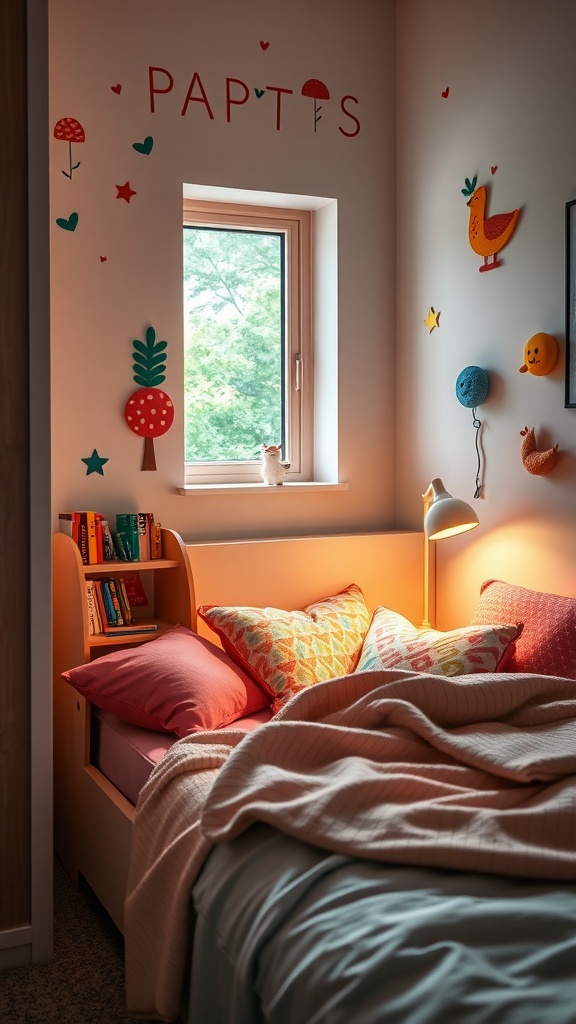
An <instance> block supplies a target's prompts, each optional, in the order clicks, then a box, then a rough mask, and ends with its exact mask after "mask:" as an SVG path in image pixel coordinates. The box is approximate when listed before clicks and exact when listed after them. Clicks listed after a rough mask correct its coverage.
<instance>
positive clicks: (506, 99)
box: [397, 0, 576, 628]
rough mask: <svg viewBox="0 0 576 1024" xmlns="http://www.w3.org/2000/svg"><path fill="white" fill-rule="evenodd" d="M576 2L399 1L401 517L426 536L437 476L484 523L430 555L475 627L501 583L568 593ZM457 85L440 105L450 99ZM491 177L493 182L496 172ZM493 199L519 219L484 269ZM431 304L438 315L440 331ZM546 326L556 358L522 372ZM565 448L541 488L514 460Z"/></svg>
mask: <svg viewBox="0 0 576 1024" xmlns="http://www.w3.org/2000/svg"><path fill="white" fill-rule="evenodd" d="M575 38H576V5H575V4H574V3H573V0H548V2H547V3H541V2H540V0H530V2H528V0H484V2H483V3H482V4H481V5H480V6H476V7H475V8H474V9H473V10H472V9H471V8H465V7H464V5H462V3H461V0H434V2H429V0H402V2H400V3H398V4H397V69H398V70H397V83H398V107H397V111H398V165H397V170H398V272H399V286H398V307H397V309H398V346H397V359H398V440H397V457H398V474H397V490H398V521H399V522H401V523H402V525H403V526H406V527H410V526H412V527H417V526H419V525H420V524H421V515H422V504H421V500H420V495H421V493H422V491H423V490H424V489H425V488H426V486H427V484H428V482H429V480H430V479H431V478H432V477H434V476H440V477H442V479H443V480H444V483H445V485H446V487H447V489H448V490H449V491H450V492H451V493H453V494H457V495H458V496H459V497H462V498H465V499H466V500H468V501H470V502H471V504H473V505H474V507H475V508H476V510H477V513H478V516H479V518H480V528H479V529H477V530H475V531H473V532H472V533H470V534H467V535H464V536H462V537H459V538H456V539H454V540H450V541H446V542H444V543H443V544H438V545H437V548H438V550H437V555H438V565H439V605H438V618H437V623H438V626H439V627H440V628H443V627H444V628H447V627H448V626H450V625H454V624H457V623H461V622H466V621H468V620H469V616H470V613H471V611H472V609H473V607H474V606H475V603H476V600H477V595H478V587H479V584H480V582H481V581H482V580H483V579H485V578H489V577H491V576H496V577H500V578H504V579H508V580H510V581H511V582H517V583H521V584H523V585H525V586H532V587H536V588H537V589H550V590H556V591H557V592H560V593H573V592H574V584H573V566H574V557H575V555H576V540H575V531H574V525H573V524H574V509H575V499H576V472H575V471H576V411H575V410H571V409H565V408H564V316H565V313H564V210H565V203H566V202H567V201H569V200H571V199H574V198H576V132H575V131H574V110H575V109H576V75H575V74H574V39H575ZM446 87H448V88H449V94H448V97H447V98H444V97H443V96H442V92H443V91H444V90H445V89H446ZM493 166H495V167H497V170H496V171H495V172H494V173H492V167H493ZM474 174H478V184H488V185H489V187H490V192H491V195H490V209H489V212H491V213H504V212H506V211H508V210H512V209H514V208H516V207H521V210H522V212H521V219H520V221H519V224H518V227H517V229H516V232H515V235H514V236H513V238H512V240H511V241H510V243H509V244H508V245H507V246H506V248H505V249H504V250H503V252H502V254H501V256H502V261H503V265H502V266H501V267H500V268H498V269H496V270H493V271H490V272H488V273H479V272H478V267H479V263H480V260H479V257H477V256H476V255H475V254H474V253H473V251H472V249H471V247H470V245H469V243H468V212H469V211H468V210H467V208H466V205H465V203H466V200H465V198H464V197H463V196H462V194H461V191H460V190H461V188H462V187H463V185H464V179H465V177H468V178H472V177H473V176H474ZM430 306H433V307H434V309H435V310H440V311H441V316H440V326H439V327H438V328H437V329H435V330H434V331H433V332H432V333H431V334H430V333H429V331H428V328H427V327H426V326H425V325H424V322H423V321H424V319H425V317H426V316H427V313H428V310H429V308H430ZM537 331H546V332H548V333H550V334H553V335H554V336H555V337H556V338H557V339H558V341H559V342H560V348H561V358H560V359H559V361H558V363H557V366H556V368H555V370H554V371H553V372H552V373H551V374H549V375H548V376H546V377H541V378H538V377H535V376H532V375H531V374H528V373H523V374H520V373H519V372H518V370H519V367H520V365H521V364H522V361H523V348H524V345H525V343H526V342H527V341H528V339H529V338H530V337H531V336H532V335H533V334H535V333H536V332H537ZM469 365H479V366H481V367H482V368H484V369H485V370H487V371H488V374H489V378H490V392H489V395H488V398H487V400H486V402H485V403H484V404H483V405H481V406H480V407H479V408H478V415H479V418H480V419H481V420H482V422H483V427H482V442H483V452H484V460H483V479H484V487H483V491H482V497H481V498H480V499H478V500H475V499H474V497H473V495H474V490H475V476H476V453H475V449H474V429H473V425H472V413H471V410H469V409H465V408H463V406H462V405H461V404H460V403H459V402H458V400H457V399H456V395H455V383H456V378H457V377H458V374H459V373H460V371H461V370H462V369H464V368H465V367H466V366H469ZM525 425H528V426H534V427H536V434H537V440H538V441H539V442H540V447H544V448H547V447H549V446H551V445H552V444H555V443H559V445H560V455H559V457H558V461H557V464H556V467H555V468H554V470H553V471H552V472H551V473H550V474H549V475H547V476H544V477H536V476H533V475H530V474H529V473H527V472H526V470H525V469H524V468H523V466H522V464H521V461H520V444H521V438H520V435H519V432H520V430H521V429H522V428H523V427H524V426H525Z"/></svg>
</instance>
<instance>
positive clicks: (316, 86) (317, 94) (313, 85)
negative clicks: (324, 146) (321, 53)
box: [302, 78, 330, 131]
mask: <svg viewBox="0 0 576 1024" xmlns="http://www.w3.org/2000/svg"><path fill="white" fill-rule="evenodd" d="M302 95H303V96H310V98H311V99H313V100H314V131H316V125H317V124H318V121H319V120H320V118H321V117H322V114H321V113H320V111H321V110H322V107H321V106H319V105H318V103H317V100H329V99H330V93H329V92H328V89H327V88H326V86H325V85H324V82H321V81H320V80H319V79H318V78H309V79H308V81H307V82H304V85H303V86H302Z"/></svg>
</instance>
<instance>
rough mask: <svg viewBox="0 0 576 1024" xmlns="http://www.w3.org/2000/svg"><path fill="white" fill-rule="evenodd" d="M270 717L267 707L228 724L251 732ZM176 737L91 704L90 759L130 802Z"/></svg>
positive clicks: (133, 801) (136, 796)
mask: <svg viewBox="0 0 576 1024" xmlns="http://www.w3.org/2000/svg"><path fill="white" fill-rule="evenodd" d="M271 718H272V712H271V710H270V708H264V709H263V710H262V711H257V712H256V713H255V714H253V715H247V716H246V717H245V718H239V719H238V720H237V721H236V722H234V723H233V724H232V725H231V726H228V728H231V729H242V730H244V731H245V732H251V730H252V729H256V728H257V727H258V726H259V725H264V723H265V722H269V721H270V719H271ZM177 739H178V737H177V736H176V735H174V733H165V732H153V731H152V730H151V729H141V728H140V726H138V725H132V724H131V723H130V722H125V721H123V719H121V718H117V717H116V715H112V714H111V713H110V712H109V711H103V710H102V709H101V708H97V707H94V706H92V730H91V742H90V761H91V763H92V764H93V765H94V766H95V767H96V768H98V770H99V771H101V772H102V774H103V775H105V776H106V778H107V779H108V780H109V781H110V782H111V783H112V784H113V785H114V786H116V789H118V790H120V792H121V793H122V795H123V796H125V797H126V799H127V800H129V801H130V803H131V804H134V805H135V804H136V801H137V800H138V794H139V792H140V790H141V789H142V786H143V785H144V783H145V782H146V781H147V779H148V777H149V775H150V773H151V771H152V769H153V768H154V766H155V765H156V764H158V762H159V761H160V759H161V758H162V757H163V756H164V754H165V753H166V751H167V750H168V749H169V748H170V747H171V746H172V744H173V743H176V741H177Z"/></svg>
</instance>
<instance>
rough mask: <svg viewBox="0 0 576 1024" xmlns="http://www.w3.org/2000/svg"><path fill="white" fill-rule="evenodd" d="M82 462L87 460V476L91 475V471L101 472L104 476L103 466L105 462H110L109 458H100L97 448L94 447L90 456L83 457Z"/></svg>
mask: <svg viewBox="0 0 576 1024" xmlns="http://www.w3.org/2000/svg"><path fill="white" fill-rule="evenodd" d="M82 462H85V463H86V465H87V466H88V469H87V470H86V476H90V473H100V476H104V470H103V469H102V466H103V465H104V463H105V462H108V459H102V458H100V456H99V455H98V452H97V451H96V449H94V451H93V452H92V455H91V456H90V458H89V459H82Z"/></svg>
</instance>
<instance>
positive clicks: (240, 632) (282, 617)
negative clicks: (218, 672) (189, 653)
mask: <svg viewBox="0 0 576 1024" xmlns="http://www.w3.org/2000/svg"><path fill="white" fill-rule="evenodd" d="M198 614H199V616H200V618H202V619H203V620H204V622H206V623H207V624H208V625H209V626H210V627H211V629H213V630H214V632H215V633H217V634H218V636H219V637H220V641H221V643H222V646H223V648H224V650H225V651H226V653H227V654H228V655H229V656H230V657H231V658H233V660H234V661H235V662H237V664H239V665H240V666H241V667H242V668H243V669H244V670H245V671H246V672H248V673H249V674H250V675H251V676H252V678H253V679H254V680H255V681H256V682H257V683H258V684H259V685H260V686H262V687H263V688H264V690H266V691H267V693H269V694H271V696H272V697H273V698H274V699H273V704H272V710H273V711H274V713H276V711H278V710H279V708H280V707H281V706H282V704H285V703H286V701H287V700H289V699H290V697H292V696H294V694H295V693H298V692H299V691H300V690H304V689H305V688H306V687H308V686H313V685H314V683H319V682H324V681H325V680H326V679H333V678H335V677H336V676H343V675H346V674H347V673H349V672H353V671H354V669H355V668H356V663H357V661H358V657H359V655H360V649H361V647H362V641H363V640H364V637H365V636H366V632H367V630H368V626H369V624H370V613H369V611H368V608H367V607H366V602H365V600H364V595H363V593H362V591H361V589H360V587H358V586H357V585H356V584H355V583H352V584H350V586H349V587H346V588H345V590H342V591H341V592H340V593H338V594H333V595H332V596H330V597H325V598H323V599H322V600H321V601H316V602H314V604H309V605H308V606H307V607H306V608H304V609H303V611H290V612H289V611H284V610H283V609H280V608H253V607H249V606H237V607H234V606H227V607H222V606H220V607H219V606H217V605H201V606H200V608H199V609H198Z"/></svg>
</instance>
